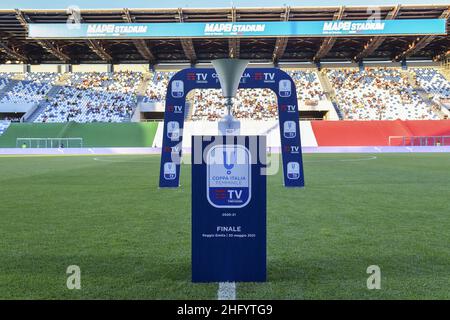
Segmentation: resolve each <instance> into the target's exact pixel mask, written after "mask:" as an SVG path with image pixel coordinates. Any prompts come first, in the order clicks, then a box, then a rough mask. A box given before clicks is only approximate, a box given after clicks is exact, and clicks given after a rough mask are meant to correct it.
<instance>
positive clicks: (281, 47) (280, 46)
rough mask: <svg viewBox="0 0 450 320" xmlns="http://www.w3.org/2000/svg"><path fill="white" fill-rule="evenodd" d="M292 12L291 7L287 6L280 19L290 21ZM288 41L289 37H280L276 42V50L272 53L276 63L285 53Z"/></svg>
mask: <svg viewBox="0 0 450 320" xmlns="http://www.w3.org/2000/svg"><path fill="white" fill-rule="evenodd" d="M290 13H291V8H290V7H286V9H285V11H284V13H282V14H281V16H280V20H281V21H289V15H290ZM287 43H288V38H287V37H278V38H277V41H276V42H275V50H274V51H273V55H272V61H273V62H274V63H275V64H276V63H277V62H278V61H279V60H280V59H281V57H282V56H283V54H284V51H285V50H286V46H287Z"/></svg>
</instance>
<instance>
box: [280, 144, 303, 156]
mask: <svg viewBox="0 0 450 320" xmlns="http://www.w3.org/2000/svg"><path fill="white" fill-rule="evenodd" d="M283 151H284V152H287V153H291V154H299V153H300V147H299V146H292V145H289V144H288V145H285V146H284V147H283Z"/></svg>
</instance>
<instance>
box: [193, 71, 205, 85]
mask: <svg viewBox="0 0 450 320" xmlns="http://www.w3.org/2000/svg"><path fill="white" fill-rule="evenodd" d="M195 75H196V79H195V80H196V81H195V82H196V83H208V74H207V73H196V74H195Z"/></svg>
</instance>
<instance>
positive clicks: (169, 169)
mask: <svg viewBox="0 0 450 320" xmlns="http://www.w3.org/2000/svg"><path fill="white" fill-rule="evenodd" d="M176 177H177V167H176V165H175V163H173V162H166V163H164V179H166V180H175V178H176Z"/></svg>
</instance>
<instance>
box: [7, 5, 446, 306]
mask: <svg viewBox="0 0 450 320" xmlns="http://www.w3.org/2000/svg"><path fill="white" fill-rule="evenodd" d="M449 23H450V5H448V4H434V5H425V4H421V5H416V4H404V5H403V4H402V5H400V4H398V5H381V6H378V7H367V6H346V5H345V6H344V5H341V6H331V5H330V6H299V5H292V6H291V5H286V4H281V3H280V4H276V3H275V4H271V5H270V6H264V7H261V6H257V5H255V6H248V7H247V6H246V7H244V6H239V5H237V6H233V5H232V6H230V5H226V6H225V5H224V6H211V5H209V6H206V7H202V6H198V7H193V6H180V7H173V8H170V7H168V8H149V7H143V8H137V7H133V6H132V5H130V6H128V5H124V8H107V7H106V8H102V9H85V8H81V9H80V8H78V7H76V6H70V7H68V8H60V9H58V8H51V9H50V8H35V9H33V8H22V9H15V8H2V9H0V35H1V40H0V168H1V169H0V170H1V174H0V179H1V189H0V190H1V191H0V194H1V199H2V200H1V206H0V207H1V210H0V212H1V220H2V226H1V233H2V245H1V246H0V261H2V263H1V266H0V271H1V272H0V284H1V285H0V298H1V299H183V300H185V299H195V300H198V299H205V300H209V299H238V300H241V299H242V300H252V299H255V300H258V299H449V298H450V294H449V291H448V283H449V281H450V275H449V273H448V270H450V249H449V247H448V243H449V242H450V235H449V232H448V227H449V226H450V216H449V215H448V213H449V212H450V206H449V200H448V199H449V190H450V156H449V152H450V118H449V117H450V37H449V35H448V27H449ZM319 24H320V28H319V29H320V30H319V29H317V26H318V25H319ZM322 24H323V28H322ZM285 26H286V27H285ZM200 28H201V29H200ZM277 28H278V29H277ZM272 30H276V31H274V32H273V31H272ZM220 59H233V60H237V59H240V60H245V61H248V65H247V69H245V70H246V71H248V72H249V76H248V77H247V76H246V73H245V72H244V73H243V75H242V78H241V80H240V81H241V84H240V86H241V88H240V89H239V90H238V91H237V94H236V96H235V98H234V104H233V107H232V109H231V112H232V115H233V116H234V118H235V119H236V120H238V121H239V122H240V126H241V129H240V132H241V133H242V134H244V135H249V136H251V135H258V136H264V137H265V141H266V143H267V149H266V150H267V154H268V156H269V158H270V159H271V162H272V163H274V164H277V166H276V168H274V173H273V174H271V175H268V176H267V281H265V282H236V283H234V282H233V284H232V285H231V286H229V283H228V282H226V283H225V284H224V283H223V282H220V284H218V283H217V282H208V283H193V282H192V281H191V280H192V279H191V245H192V243H191V223H192V221H191V197H194V195H193V193H194V192H196V188H197V185H196V184H195V183H194V182H193V179H194V177H195V175H192V176H191V164H190V163H189V161H187V160H186V158H190V153H191V149H192V148H194V145H193V143H191V141H193V140H191V139H193V138H192V137H194V136H198V135H207V136H208V135H217V128H218V122H220V121H221V119H223V117H224V116H226V114H227V101H226V99H225V98H224V95H222V91H221V90H220V89H219V88H220V84H219V80H215V79H214V81H215V83H216V84H217V85H216V86H209V87H207V86H205V83H206V75H207V73H206V71H207V70H212V69H213V68H214V67H213V64H212V62H213V61H217V60H220ZM252 69H253V71H252ZM183 70H184V71H183ZM186 70H187V72H188V73H187V75H186V76H185V78H182V79H183V81H185V82H184V84H185V85H187V84H186V83H187V82H188V81H191V82H192V83H195V84H196V85H198V86H197V87H195V86H194V87H193V88H194V89H192V90H191V91H189V93H187V91H186V96H185V97H183V99H185V103H183V105H181V106H177V105H175V104H173V103H172V102H169V96H170V90H171V89H170V88H172V93H171V94H172V96H173V94H174V91H173V90H174V89H173V85H172V84H173V83H174V82H175V81H178V80H174V79H181V78H177V77H178V76H179V75H183V76H184V73H183V72H185V71H186ZM205 70H206V71H205ZM216 70H217V69H216ZM255 70H279V72H280V74H283V76H284V75H286V77H289V79H292V83H293V84H294V86H295V88H294V89H293V90H294V91H295V93H296V101H295V106H296V107H295V108H294V109H292V110H294V113H295V119H296V126H299V136H300V137H301V150H300V154H302V155H303V158H302V159H303V160H302V161H303V166H304V175H305V179H304V188H285V187H284V186H283V178H284V173H283V170H282V164H283V161H284V160H283V159H282V157H283V156H284V155H285V153H289V152H291V149H289V148H292V146H290V145H287V146H286V145H285V144H283V128H282V126H281V125H280V124H281V123H282V119H281V117H282V114H283V113H282V111H285V112H289V111H290V109H289V107H292V106H293V105H287V104H283V102H282V101H281V100H280V95H281V96H282V93H281V92H280V93H278V94H277V93H275V92H274V91H273V90H270V89H269V85H272V83H273V81H275V80H273V78H271V77H273V76H272V74H271V73H270V72H256V71H255ZM208 72H209V71H208ZM211 72H212V71H211ZM255 72H256V73H255ZM277 72H278V71H277ZM208 75H209V74H208ZM212 76H213V77H216V75H215V74H212ZM217 77H218V76H217ZM246 78H247V80H245V79H246ZM242 79H244V80H242ZM246 81H247V84H248V87H245V88H244V87H243V86H244V84H245V83H246ZM256 81H260V82H264V83H268V85H267V86H266V87H258V86H256V85H255V86H253V85H252V83H253V82H256ZM221 85H222V87H223V84H221ZM280 90H281V89H280ZM173 97H174V98H176V97H175V96H173ZM183 101H184V100H183ZM297 106H298V109H297ZM177 107H180V108H181V109H179V110H182V111H180V112H181V113H182V114H181V118H182V120H181V121H182V122H183V124H184V126H182V136H183V140H182V143H180V147H181V149H180V151H179V152H180V155H181V152H182V153H183V161H182V163H181V165H180V167H181V168H182V170H181V174H180V175H179V187H178V184H177V188H162V187H161V184H160V185H158V181H159V179H160V169H161V172H162V168H163V163H162V159H163V158H164V154H165V152H166V151H167V148H168V146H167V144H166V142H165V139H167V133H166V131H165V130H166V129H167V128H166V127H167V126H166V124H167V121H168V119H169V118H168V117H171V116H173V115H175V114H176V113H177V110H178V109H177ZM165 121H166V122H165ZM169 123H170V122H169ZM285 137H286V136H285ZM296 138H299V137H298V135H297V137H296ZM280 141H281V142H280ZM286 147H287V149H286ZM170 148H172V149H170V152H172V153H173V147H170ZM170 152H169V153H170ZM177 152H178V151H177ZM185 160H186V161H185ZM178 172H180V171H178ZM192 172H194V171H192ZM302 172H303V170H302ZM161 175H162V173H161ZM285 181H286V180H285ZM177 182H178V180H177ZM198 189H200V187H198ZM191 190H192V191H191ZM253 201H255V200H253ZM261 202H264V201H263V200H261ZM223 230H234V229H232V228H228V227H223ZM74 266H75V269H74ZM374 266H375V269H373V268H374ZM71 270H72V271H71ZM73 270H81V280H79V279H78V280H77V281H78V284H80V283H81V285H78V286H77V285H75V287H70V285H69V282H70V281H72V278H71V275H72V272H73ZM370 270H378V271H377V272H378V273H381V278H380V279H381V280H376V281H375V282H376V283H378V284H380V283H381V285H378V286H377V285H375V286H373V285H372V286H371V285H370V283H372V282H371V281H372V280H373V278H371V277H372V276H373V274H372V271H370ZM75 273H76V272H75ZM375 273H376V272H375ZM69 280H70V281H69ZM80 281H81V282H80ZM75 282H76V281H75ZM369 282H370V283H369ZM372 284H373V283H372ZM224 288H225V289H224ZM230 288H231V289H230ZM224 290H225V291H226V292H224ZM229 290H232V293H231V294H230V293H229V292H228V291H229Z"/></svg>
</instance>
